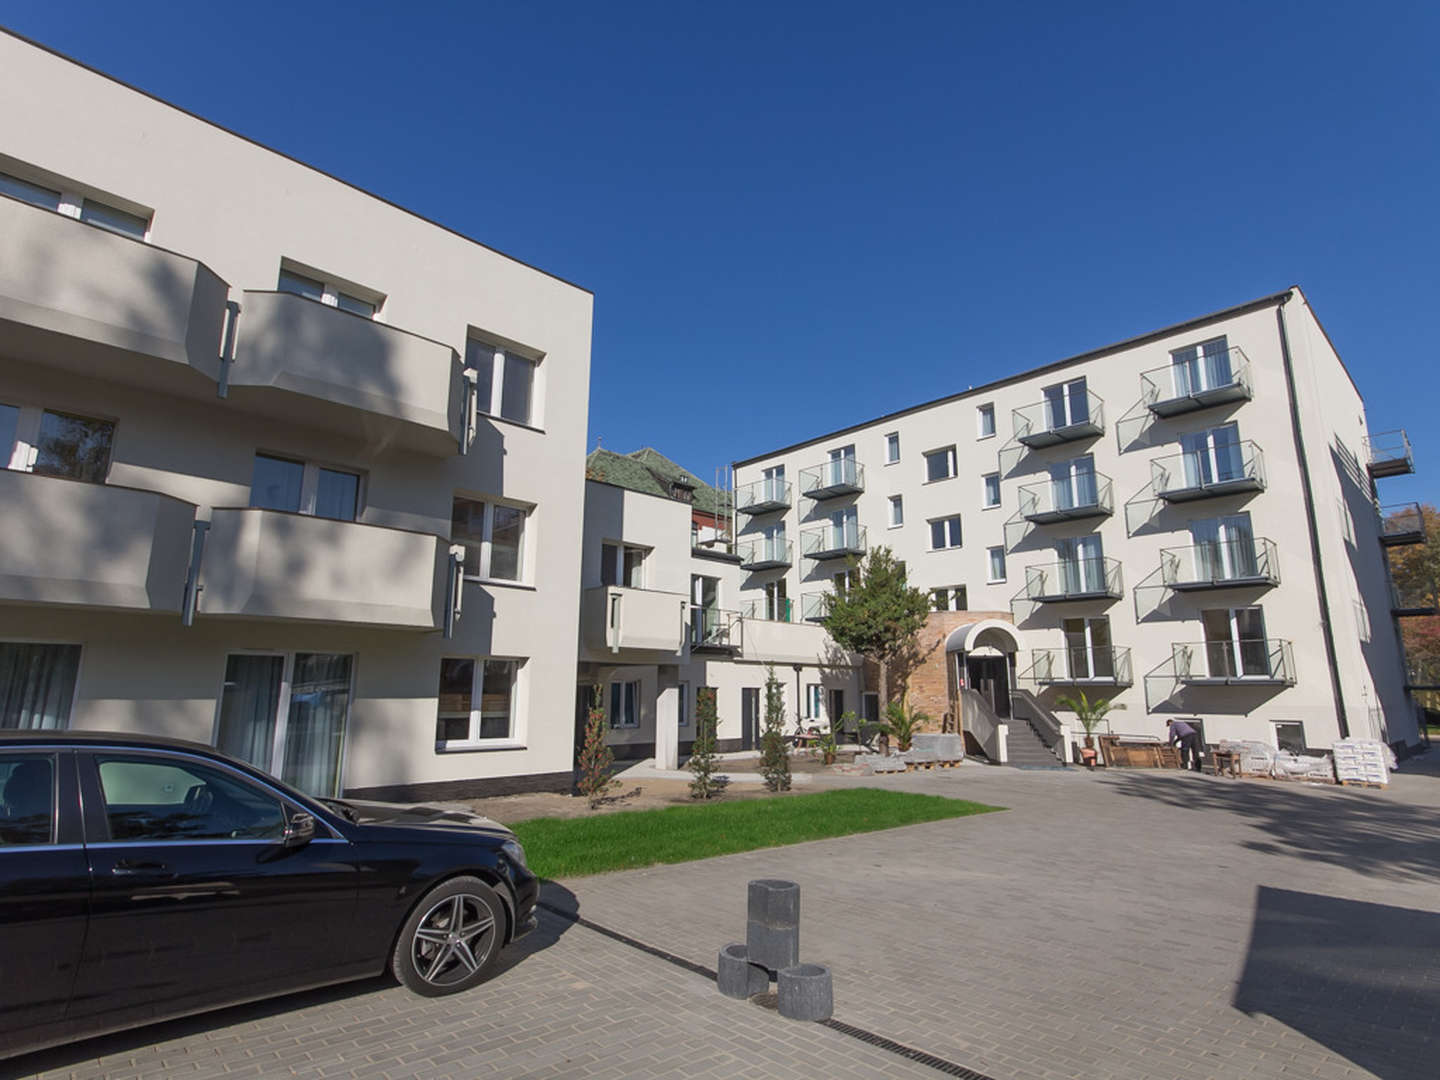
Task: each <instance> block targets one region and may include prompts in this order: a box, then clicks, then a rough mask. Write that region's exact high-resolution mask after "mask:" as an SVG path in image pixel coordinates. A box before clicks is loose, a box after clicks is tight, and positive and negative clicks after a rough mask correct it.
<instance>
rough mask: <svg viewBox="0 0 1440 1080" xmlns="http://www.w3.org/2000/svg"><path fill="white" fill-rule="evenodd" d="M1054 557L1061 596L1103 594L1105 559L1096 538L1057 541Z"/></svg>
mask: <svg viewBox="0 0 1440 1080" xmlns="http://www.w3.org/2000/svg"><path fill="white" fill-rule="evenodd" d="M1055 557H1056V560H1057V561H1058V563H1059V567H1058V569H1059V572H1060V587H1061V589H1062V591H1063V593H1064V595H1066V596H1074V595H1078V594H1086V593H1103V592H1104V591H1105V589H1106V581H1105V556H1104V553H1103V551H1102V549H1101V546H1100V537H1099V536H1098V535H1092V536H1075V537H1070V538H1067V539H1065V540H1060V541H1057V542H1056V544H1055Z"/></svg>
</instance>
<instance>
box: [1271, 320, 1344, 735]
mask: <svg viewBox="0 0 1440 1080" xmlns="http://www.w3.org/2000/svg"><path fill="white" fill-rule="evenodd" d="M1294 295H1295V294H1294V293H1293V292H1289V293H1286V294H1285V295H1284V296H1283V297H1282V298H1281V300H1280V303H1279V304H1277V305H1276V306H1275V322H1276V324H1277V325H1278V326H1279V328H1280V358H1281V360H1282V361H1283V362H1284V366H1285V392H1286V394H1287V395H1289V398H1290V430H1291V433H1292V434H1293V435H1294V438H1295V450H1296V457H1297V458H1298V460H1299V465H1300V492H1301V495H1302V496H1303V497H1304V499H1305V523H1306V526H1307V528H1308V529H1309V532H1310V564H1311V565H1312V566H1313V567H1314V568H1315V592H1316V594H1317V595H1318V596H1319V599H1320V633H1321V636H1322V637H1323V638H1324V639H1325V660H1326V662H1327V664H1328V665H1329V668H1330V690H1331V692H1332V693H1333V694H1334V695H1335V719H1336V721H1338V723H1339V725H1340V737H1341V738H1342V739H1348V738H1349V737H1350V722H1349V720H1347V719H1346V716H1345V697H1344V693H1343V692H1342V691H1341V689H1340V667H1339V663H1338V661H1337V657H1336V652H1335V629H1334V627H1333V626H1331V625H1330V595H1329V593H1328V591H1327V590H1326V588H1325V568H1324V567H1323V566H1322V565H1321V563H1320V527H1319V525H1318V523H1317V522H1316V520H1315V492H1314V489H1313V488H1312V487H1311V484H1310V456H1309V455H1308V454H1307V453H1306V452H1305V436H1304V434H1303V433H1302V432H1301V430H1300V402H1299V399H1298V398H1297V397H1296V394H1295V368H1294V364H1293V363H1292V362H1291V359H1290V336H1289V334H1287V333H1286V331H1285V305H1286V304H1287V303H1288V302H1289V301H1290V298H1291V297H1292V296H1294Z"/></svg>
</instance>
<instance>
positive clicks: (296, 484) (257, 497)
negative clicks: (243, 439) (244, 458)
mask: <svg viewBox="0 0 1440 1080" xmlns="http://www.w3.org/2000/svg"><path fill="white" fill-rule="evenodd" d="M250 505H251V506H254V507H258V508H260V509H262V510H285V511H288V512H289V513H292V514H310V515H312V516H314V517H324V518H333V519H335V520H336V521H354V520H355V518H356V516H357V515H358V512H359V508H360V477H359V475H358V474H356V473H352V472H343V471H341V470H339V469H331V468H327V467H325V466H323V465H315V464H313V463H307V462H304V461H297V460H295V459H293V458H283V457H278V456H276V455H274V454H256V455H255V470H254V472H253V473H252V475H251V478H250Z"/></svg>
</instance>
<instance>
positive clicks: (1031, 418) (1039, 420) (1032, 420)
mask: <svg viewBox="0 0 1440 1080" xmlns="http://www.w3.org/2000/svg"><path fill="white" fill-rule="evenodd" d="M1085 401H1086V411H1085V416H1084V417H1077V418H1074V419H1073V420H1072V418H1071V417H1070V416H1069V415H1068V414H1067V415H1066V416H1064V417H1058V416H1055V415H1054V413H1053V411H1052V409H1051V407H1050V405H1049V403H1048V402H1044V401H1037V402H1035V403H1034V404H1031V405H1025V406H1022V407H1021V408H1018V409H1014V410H1012V412H1011V419H1012V420H1013V422H1014V425H1015V439H1016V441H1017V442H1020V443H1022V444H1024V445H1025V446H1028V447H1030V448H1031V449H1032V450H1038V449H1040V448H1042V447H1046V446H1058V445H1059V444H1060V443H1066V442H1074V441H1075V440H1077V439H1093V438H1095V437H1096V436H1097V435H1103V434H1105V403H1104V402H1103V401H1102V400H1101V399H1100V395H1098V394H1097V393H1095V391H1093V390H1086V391H1085Z"/></svg>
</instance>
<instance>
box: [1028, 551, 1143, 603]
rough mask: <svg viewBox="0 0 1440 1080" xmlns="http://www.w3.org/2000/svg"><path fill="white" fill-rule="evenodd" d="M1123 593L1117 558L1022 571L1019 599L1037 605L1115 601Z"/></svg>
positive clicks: (1078, 560)
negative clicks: (1023, 582)
mask: <svg viewBox="0 0 1440 1080" xmlns="http://www.w3.org/2000/svg"><path fill="white" fill-rule="evenodd" d="M1123 592H1124V586H1123V582H1122V580H1121V575H1120V561H1119V560H1118V559H1106V558H1091V559H1075V560H1073V561H1070V562H1058V563H1045V564H1042V565H1040V566H1027V567H1026V568H1025V591H1024V592H1023V593H1022V594H1021V597H1022V598H1023V599H1026V600H1031V601H1034V602H1035V603H1039V604H1063V603H1073V602H1076V601H1080V600H1118V599H1119V598H1120V596H1121V595H1122V593H1123Z"/></svg>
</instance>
